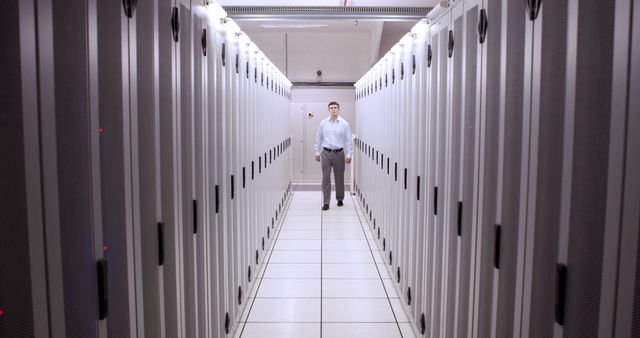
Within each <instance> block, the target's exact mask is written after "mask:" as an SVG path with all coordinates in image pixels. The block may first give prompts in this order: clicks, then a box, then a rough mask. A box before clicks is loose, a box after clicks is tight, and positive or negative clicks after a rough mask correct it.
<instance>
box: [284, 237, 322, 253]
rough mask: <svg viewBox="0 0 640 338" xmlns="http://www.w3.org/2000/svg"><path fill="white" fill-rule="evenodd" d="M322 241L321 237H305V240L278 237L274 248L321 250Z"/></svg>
mask: <svg viewBox="0 0 640 338" xmlns="http://www.w3.org/2000/svg"><path fill="white" fill-rule="evenodd" d="M321 244H322V242H321V241H320V239H312V240H309V239H305V240H292V239H281V238H280V239H278V241H277V242H276V246H275V247H274V248H273V250H304V251H308V250H312V251H319V250H321Z"/></svg>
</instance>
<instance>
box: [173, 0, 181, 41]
mask: <svg viewBox="0 0 640 338" xmlns="http://www.w3.org/2000/svg"><path fill="white" fill-rule="evenodd" d="M179 20H180V19H179V17H178V7H173V10H172V11H171V32H172V33H173V41H175V42H178V41H179V38H180V21H179Z"/></svg>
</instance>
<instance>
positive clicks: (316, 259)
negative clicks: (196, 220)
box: [236, 191, 414, 338]
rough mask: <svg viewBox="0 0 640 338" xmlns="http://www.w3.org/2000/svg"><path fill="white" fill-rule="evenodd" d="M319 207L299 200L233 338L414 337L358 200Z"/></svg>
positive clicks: (314, 198)
mask: <svg viewBox="0 0 640 338" xmlns="http://www.w3.org/2000/svg"><path fill="white" fill-rule="evenodd" d="M321 201H322V193H321V192H318V191H296V192H295V193H294V196H293V198H292V201H291V203H290V205H289V207H288V210H287V212H286V214H285V218H284V221H283V224H282V227H281V228H280V230H279V231H278V232H276V233H275V236H277V237H276V241H275V245H274V246H273V250H272V251H270V252H268V253H267V254H268V256H267V257H268V258H267V259H268V262H267V265H266V268H264V269H263V270H262V272H261V274H260V276H259V277H260V280H259V281H258V283H257V287H255V288H254V290H253V292H252V294H251V296H250V298H249V303H248V306H247V308H246V310H245V312H244V313H243V316H242V322H241V323H240V329H239V330H238V333H237V335H236V337H241V338H254V337H255V338H270V337H278V338H286V337H304V338H320V337H322V338H334V337H350V338H359V337H362V338H365V337H366V338H377V337H380V338H383V337H384V338H394V337H405V338H412V337H414V334H413V331H412V329H411V324H410V323H409V320H408V317H407V315H406V314H405V311H404V309H403V308H402V305H401V303H400V299H399V297H398V294H397V292H396V291H395V289H394V288H393V285H392V280H391V277H390V276H389V275H388V272H387V270H386V268H385V266H384V265H383V264H384V263H383V261H382V257H381V256H380V253H379V251H378V247H377V246H376V244H375V242H374V240H373V233H372V232H371V231H370V229H369V227H368V226H367V224H366V222H365V220H364V218H363V215H362V214H361V213H360V211H359V210H358V209H357V208H356V206H355V203H356V201H355V199H353V198H352V196H351V195H349V194H348V193H347V196H346V197H345V200H344V206H342V207H338V206H337V205H336V200H335V198H333V197H332V202H331V206H330V209H329V210H328V211H321V210H320V207H321V203H322V202H321Z"/></svg>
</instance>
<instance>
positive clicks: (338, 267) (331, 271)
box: [322, 264, 380, 279]
mask: <svg viewBox="0 0 640 338" xmlns="http://www.w3.org/2000/svg"><path fill="white" fill-rule="evenodd" d="M322 278H348V279H360V278H375V279H380V276H379V275H378V269H377V268H376V265H375V264H323V265H322Z"/></svg>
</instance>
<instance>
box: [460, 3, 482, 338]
mask: <svg viewBox="0 0 640 338" xmlns="http://www.w3.org/2000/svg"><path fill="white" fill-rule="evenodd" d="M466 11H467V13H466V14H465V16H466V20H467V26H466V28H465V30H466V36H467V38H466V40H465V47H466V53H465V75H464V85H465V97H464V107H465V109H464V116H463V120H464V130H463V132H464V144H463V147H464V148H463V159H462V224H461V227H460V228H461V237H462V240H461V251H460V256H461V257H460V290H459V292H460V294H459V299H460V301H459V305H458V307H459V310H458V323H457V325H458V335H457V337H460V338H462V337H467V335H468V330H469V292H470V279H471V269H472V266H471V259H472V250H473V248H472V243H473V242H472V236H471V233H472V228H471V227H472V226H473V203H474V197H473V186H474V184H475V169H474V167H475V158H474V154H475V148H476V142H475V140H476V133H477V125H476V118H477V114H478V111H477V107H476V98H477V91H476V90H477V88H476V83H477V82H476V81H477V77H478V74H477V71H478V59H477V55H478V50H479V45H478V42H477V41H478V40H476V39H475V38H474V37H475V36H476V34H477V33H476V32H477V31H476V29H477V26H478V12H479V10H478V6H477V5H476V6H473V7H471V8H469V9H468V10H466Z"/></svg>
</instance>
